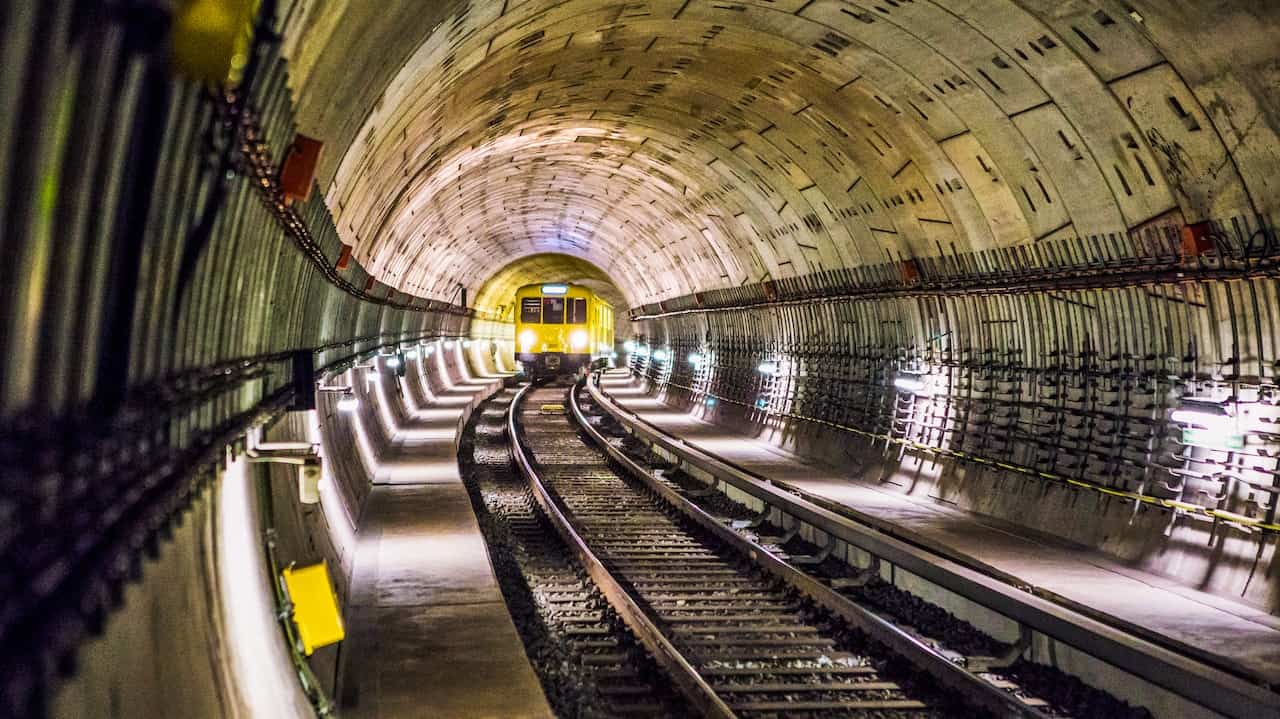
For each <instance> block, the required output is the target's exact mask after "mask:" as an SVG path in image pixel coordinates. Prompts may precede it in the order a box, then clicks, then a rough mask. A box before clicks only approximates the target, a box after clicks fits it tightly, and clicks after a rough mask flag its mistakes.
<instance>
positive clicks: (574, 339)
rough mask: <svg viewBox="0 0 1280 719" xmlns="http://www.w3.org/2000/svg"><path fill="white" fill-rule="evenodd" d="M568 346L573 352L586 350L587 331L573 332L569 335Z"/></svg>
mask: <svg viewBox="0 0 1280 719" xmlns="http://www.w3.org/2000/svg"><path fill="white" fill-rule="evenodd" d="M569 346H570V347H572V348H574V349H575V350H581V349H586V347H587V331H586V330H574V331H573V332H571V333H569Z"/></svg>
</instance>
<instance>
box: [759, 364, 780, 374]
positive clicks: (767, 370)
mask: <svg viewBox="0 0 1280 719" xmlns="http://www.w3.org/2000/svg"><path fill="white" fill-rule="evenodd" d="M756 371H757V372H759V373H760V374H767V375H776V374H778V363H777V362H761V363H760V364H758V365H756Z"/></svg>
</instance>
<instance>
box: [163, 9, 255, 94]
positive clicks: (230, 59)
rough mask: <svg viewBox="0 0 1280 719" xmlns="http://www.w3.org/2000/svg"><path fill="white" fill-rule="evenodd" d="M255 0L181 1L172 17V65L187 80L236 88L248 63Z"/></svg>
mask: <svg viewBox="0 0 1280 719" xmlns="http://www.w3.org/2000/svg"><path fill="white" fill-rule="evenodd" d="M257 14H258V0H184V1H183V2H180V3H178V5H177V7H176V8H175V12H174V18H173V49H172V54H173V63H174V65H175V66H177V68H178V69H179V70H180V71H181V72H182V73H183V74H185V75H187V76H188V77H191V78H193V79H196V80H201V81H203V82H207V83H210V84H213V85H221V84H223V83H228V84H230V85H233V86H234V85H236V84H238V83H239V82H240V75H241V73H242V71H243V70H244V67H245V65H246V64H248V62H249V46H250V44H251V43H252V42H253V19H254V17H255V16H257Z"/></svg>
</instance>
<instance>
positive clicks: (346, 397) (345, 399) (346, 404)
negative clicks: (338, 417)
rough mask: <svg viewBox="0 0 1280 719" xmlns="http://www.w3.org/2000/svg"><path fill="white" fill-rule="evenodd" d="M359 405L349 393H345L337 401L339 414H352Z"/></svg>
mask: <svg viewBox="0 0 1280 719" xmlns="http://www.w3.org/2000/svg"><path fill="white" fill-rule="evenodd" d="M359 406H360V403H359V402H358V401H356V396H355V395H354V394H351V393H345V394H343V395H342V397H340V398H339V399H338V411H339V412H354V411H355V409H356V407H359Z"/></svg>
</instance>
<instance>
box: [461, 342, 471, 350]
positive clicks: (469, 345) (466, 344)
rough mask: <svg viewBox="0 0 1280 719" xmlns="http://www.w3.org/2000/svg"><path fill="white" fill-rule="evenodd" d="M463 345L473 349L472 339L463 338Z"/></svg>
mask: <svg viewBox="0 0 1280 719" xmlns="http://www.w3.org/2000/svg"><path fill="white" fill-rule="evenodd" d="M462 347H463V348H464V349H471V340H462Z"/></svg>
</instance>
